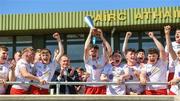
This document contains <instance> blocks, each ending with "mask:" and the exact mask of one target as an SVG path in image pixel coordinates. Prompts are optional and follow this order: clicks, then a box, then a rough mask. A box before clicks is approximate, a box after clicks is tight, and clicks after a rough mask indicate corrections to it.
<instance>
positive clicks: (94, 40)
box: [84, 16, 96, 44]
mask: <svg viewBox="0 0 180 101" xmlns="http://www.w3.org/2000/svg"><path fill="white" fill-rule="evenodd" d="M84 21H85V22H86V23H87V25H88V26H89V27H90V28H94V23H93V21H92V19H91V17H90V16H85V17H84ZM92 43H93V44H96V37H95V36H93V37H92Z"/></svg>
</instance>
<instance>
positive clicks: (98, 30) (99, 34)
mask: <svg viewBox="0 0 180 101" xmlns="http://www.w3.org/2000/svg"><path fill="white" fill-rule="evenodd" d="M97 32H98V33H97V34H98V36H99V37H101V38H102V37H103V31H102V30H101V29H97Z"/></svg>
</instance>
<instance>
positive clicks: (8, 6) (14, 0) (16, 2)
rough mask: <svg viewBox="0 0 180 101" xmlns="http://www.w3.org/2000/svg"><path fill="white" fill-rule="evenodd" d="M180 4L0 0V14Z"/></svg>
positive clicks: (178, 1) (170, 0)
mask: <svg viewBox="0 0 180 101" xmlns="http://www.w3.org/2000/svg"><path fill="white" fill-rule="evenodd" d="M162 6H180V0H0V14H19V13H44V12H67V11H87V10H110V9H128V8H151V7H162Z"/></svg>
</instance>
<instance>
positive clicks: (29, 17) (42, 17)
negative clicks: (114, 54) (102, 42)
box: [0, 6, 180, 31]
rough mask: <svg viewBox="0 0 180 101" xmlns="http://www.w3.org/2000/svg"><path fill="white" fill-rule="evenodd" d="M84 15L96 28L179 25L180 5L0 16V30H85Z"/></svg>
mask: <svg viewBox="0 0 180 101" xmlns="http://www.w3.org/2000/svg"><path fill="white" fill-rule="evenodd" d="M87 15H90V16H91V17H92V19H93V21H94V24H95V26H97V27H113V26H117V27H127V26H134V25H142V26H147V25H154V24H162V25H163V24H175V23H177V24H179V22H180V6H177V7H161V8H135V9H122V10H97V11H80V12H56V13H38V14H35V13H34V14H8V15H0V31H8V30H35V29H38V30H43V29H71V28H88V26H87V25H86V24H85V22H84V17H85V16H87ZM152 27H153V26H152Z"/></svg>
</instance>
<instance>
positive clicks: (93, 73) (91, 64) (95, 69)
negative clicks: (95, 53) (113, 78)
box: [85, 57, 106, 87]
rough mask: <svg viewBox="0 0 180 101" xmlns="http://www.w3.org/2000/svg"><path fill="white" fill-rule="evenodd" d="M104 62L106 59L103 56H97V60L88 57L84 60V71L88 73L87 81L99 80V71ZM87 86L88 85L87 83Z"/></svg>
mask: <svg viewBox="0 0 180 101" xmlns="http://www.w3.org/2000/svg"><path fill="white" fill-rule="evenodd" d="M105 64H106V61H105V59H104V58H103V57H101V58H98V59H97V60H92V59H90V58H89V59H88V60H87V61H85V68H86V72H87V73H89V74H90V77H88V78H87V82H100V81H101V80H100V75H101V72H102V70H103V68H104V66H105ZM87 86H88V85H87ZM89 86H95V87H96V86H102V85H89Z"/></svg>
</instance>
